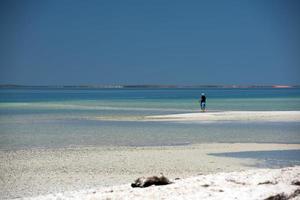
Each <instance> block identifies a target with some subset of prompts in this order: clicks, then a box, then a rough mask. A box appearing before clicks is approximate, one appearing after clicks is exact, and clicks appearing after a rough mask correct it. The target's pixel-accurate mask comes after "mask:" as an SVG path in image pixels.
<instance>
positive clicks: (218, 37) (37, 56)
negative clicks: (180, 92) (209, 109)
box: [0, 0, 300, 85]
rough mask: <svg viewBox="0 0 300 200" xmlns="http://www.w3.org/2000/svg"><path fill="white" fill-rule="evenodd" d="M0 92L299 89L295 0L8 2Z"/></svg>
mask: <svg viewBox="0 0 300 200" xmlns="http://www.w3.org/2000/svg"><path fill="white" fill-rule="evenodd" d="M0 30H1V31H0V83H2V84H3V83H15V84H27V85H59V84H67V85H71V84H187V85H192V84H300V1H297V0H294V1H293V0H280V1H279V0H249V1H243V0H227V1H223V0H222V1H221V0H220V1H216V0H207V1H198V0H197V1H183V0H181V1H176V0H169V1H167V0H151V1H149V0H147V1H146V0H145V1H143V0H136V1H131V0H128V1H123V0H120V1H114V0H107V1H104V0H81V1H77V0H32V1H31V0H7V1H5V0H2V1H0Z"/></svg>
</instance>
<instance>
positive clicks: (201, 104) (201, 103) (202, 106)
mask: <svg viewBox="0 0 300 200" xmlns="http://www.w3.org/2000/svg"><path fill="white" fill-rule="evenodd" d="M199 101H200V107H201V111H202V112H205V106H206V96H205V94H204V93H201V98H200V100H199Z"/></svg>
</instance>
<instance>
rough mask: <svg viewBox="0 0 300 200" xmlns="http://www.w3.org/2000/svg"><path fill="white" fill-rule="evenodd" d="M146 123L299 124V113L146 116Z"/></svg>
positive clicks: (203, 113) (269, 112)
mask: <svg viewBox="0 0 300 200" xmlns="http://www.w3.org/2000/svg"><path fill="white" fill-rule="evenodd" d="M145 120H146V121H259V122H261V121H270V122H271V121H275V122H276V121H278V122H280V121H282V122H300V111H220V112H199V113H185V114H172V115H155V116H146V117H145Z"/></svg>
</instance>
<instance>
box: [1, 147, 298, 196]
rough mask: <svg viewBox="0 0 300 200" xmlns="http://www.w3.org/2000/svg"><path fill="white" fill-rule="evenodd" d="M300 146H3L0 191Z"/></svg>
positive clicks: (171, 172) (82, 182)
mask: <svg viewBox="0 0 300 200" xmlns="http://www.w3.org/2000/svg"><path fill="white" fill-rule="evenodd" d="M289 149H300V145H299V144H256V143H254V144H251V143H210V144H197V145H188V146H164V147H83V148H63V149H28V150H15V151H12V150H10V151H8V150H1V151H0V160H1V163H0V180H1V182H0V197H1V199H12V198H17V197H32V196H37V195H45V194H51V193H52V194H53V193H59V192H65V191H74V190H85V189H91V188H97V187H103V186H112V185H120V184H129V183H131V182H132V181H133V180H134V179H135V178H137V177H140V176H151V175H159V174H160V173H163V174H164V175H165V176H167V177H169V178H170V179H175V178H177V177H179V178H187V177H193V176H197V175H199V174H209V173H214V172H230V171H240V170H245V169H251V168H254V167H255V165H256V164H257V162H258V161H257V160H255V159H238V158H230V157H217V156H212V155H208V154H209V153H222V152H238V151H262V150H289Z"/></svg>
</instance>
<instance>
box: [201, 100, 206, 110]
mask: <svg viewBox="0 0 300 200" xmlns="http://www.w3.org/2000/svg"><path fill="white" fill-rule="evenodd" d="M204 110H205V103H204V102H201V111H204Z"/></svg>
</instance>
